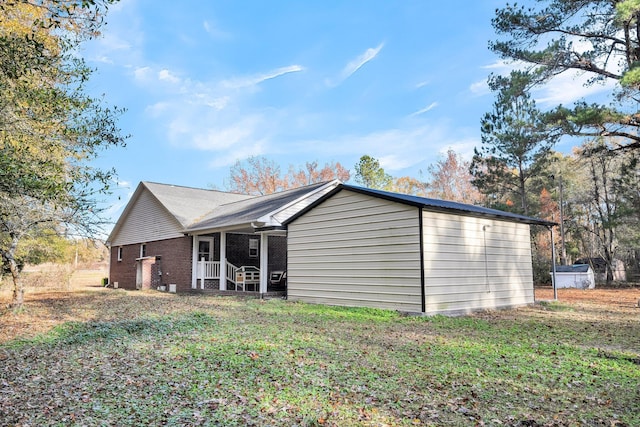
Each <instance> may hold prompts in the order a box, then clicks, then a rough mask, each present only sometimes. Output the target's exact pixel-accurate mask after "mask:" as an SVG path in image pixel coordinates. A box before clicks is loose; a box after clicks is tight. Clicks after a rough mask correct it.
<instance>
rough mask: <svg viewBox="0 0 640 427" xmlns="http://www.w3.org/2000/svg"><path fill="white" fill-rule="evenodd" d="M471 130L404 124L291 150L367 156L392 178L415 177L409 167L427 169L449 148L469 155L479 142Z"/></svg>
mask: <svg viewBox="0 0 640 427" xmlns="http://www.w3.org/2000/svg"><path fill="white" fill-rule="evenodd" d="M468 134H469V130H465V129H456V130H455V131H453V130H452V129H450V128H449V125H448V124H447V123H434V124H428V125H421V126H413V127H412V126H411V125H410V124H409V123H405V124H403V125H402V126H400V127H397V128H393V129H384V130H379V131H376V132H370V133H365V134H361V135H358V134H345V135H338V136H336V137H334V138H331V139H322V140H321V139H318V140H307V141H302V142H300V143H299V144H297V145H296V147H293V146H290V148H289V151H290V152H291V151H296V150H297V151H299V152H300V153H304V155H305V156H306V157H307V158H314V156H318V157H321V158H334V157H336V156H338V157H340V158H343V159H344V158H353V159H354V160H357V159H359V158H360V156H362V155H363V154H368V155H370V156H372V157H375V158H376V159H378V160H379V161H380V164H381V166H382V167H383V168H384V169H385V170H386V171H387V172H388V173H391V174H392V175H398V174H400V175H406V174H412V173H413V172H415V171H411V172H407V169H409V168H418V169H419V168H424V167H426V165H428V164H430V163H432V162H434V161H436V160H437V157H438V153H440V152H444V153H446V151H447V149H448V148H454V149H455V150H456V152H460V153H461V154H463V155H467V154H468V152H469V150H471V152H473V147H474V146H475V145H476V144H478V143H479V138H477V139H478V140H476V139H474V138H472V137H469V136H468Z"/></svg>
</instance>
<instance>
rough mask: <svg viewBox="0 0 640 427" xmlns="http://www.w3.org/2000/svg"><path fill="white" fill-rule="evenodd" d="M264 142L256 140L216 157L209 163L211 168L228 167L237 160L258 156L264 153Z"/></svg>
mask: <svg viewBox="0 0 640 427" xmlns="http://www.w3.org/2000/svg"><path fill="white" fill-rule="evenodd" d="M265 145H266V141H264V140H258V141H255V142H253V143H252V144H245V145H242V146H240V147H237V148H235V149H234V150H232V151H228V152H226V153H223V154H222V155H220V156H216V157H215V158H214V160H212V161H211V162H209V167H211V168H221V167H229V166H231V165H233V164H234V163H235V162H236V161H238V160H243V159H246V158H248V157H250V156H260V155H262V154H264V153H265Z"/></svg>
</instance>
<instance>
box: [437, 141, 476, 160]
mask: <svg viewBox="0 0 640 427" xmlns="http://www.w3.org/2000/svg"><path fill="white" fill-rule="evenodd" d="M479 145H480V141H479V140H478V139H476V138H467V139H461V140H459V141H455V142H452V143H450V144H448V145H443V146H442V147H441V148H440V150H439V151H438V153H439V154H440V155H442V156H444V157H446V155H447V151H449V150H453V152H454V153H456V154H458V155H459V156H460V157H462V159H463V160H467V161H471V159H472V158H473V149H474V148H475V147H477V146H479Z"/></svg>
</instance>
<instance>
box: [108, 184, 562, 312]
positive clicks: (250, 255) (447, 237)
mask: <svg viewBox="0 0 640 427" xmlns="http://www.w3.org/2000/svg"><path fill="white" fill-rule="evenodd" d="M192 196H193V197H198V198H199V199H198V202H197V203H196V201H195V200H194V201H193V202H190V197H192ZM196 204H200V205H199V207H198V208H196V206H195V205H196ZM185 205H188V206H190V207H186V206H185ZM196 211H197V212H196ZM533 224H538V225H543V226H547V227H550V226H552V225H553V224H552V223H549V222H547V221H543V220H539V219H535V218H530V217H526V216H522V215H516V214H512V213H508V212H502V211H498V210H494V209H487V208H483V207H478V206H472V205H466V204H461V203H455V202H448V201H442V200H434V199H427V198H422V197H415V196H409V195H403V194H398V193H391V192H385V191H379V190H371V189H365V188H360V187H355V186H350V185H345V184H342V183H340V182H338V181H332V182H327V183H318V184H313V185H310V186H306V187H302V188H298V189H294V190H289V191H284V192H282V193H276V194H272V195H267V196H260V197H247V196H240V195H230V194H228V193H221V192H216V191H212V190H195V189H185V188H183V187H173V186H167V185H162V184H153V183H141V184H140V186H139V187H138V189H137V190H136V193H134V195H133V197H132V199H131V201H130V202H129V204H128V205H127V207H126V208H125V210H124V212H123V214H122V216H121V218H120V220H119V221H118V223H117V224H116V226H115V227H114V230H113V232H112V233H111V236H110V237H109V245H110V247H111V267H110V283H112V284H113V285H114V286H115V285H116V282H117V283H118V286H119V287H125V288H128V289H134V288H156V287H157V286H158V287H159V286H167V285H173V287H175V288H176V290H177V291H187V290H194V289H199V290H207V289H211V290H216V291H220V292H225V291H226V292H229V291H245V292H246V291H250V292H256V293H259V294H260V295H263V294H266V293H267V292H271V291H279V290H282V289H281V288H277V287H275V285H274V284H273V283H270V282H269V280H268V278H269V276H270V275H271V274H272V273H274V272H281V271H286V277H287V289H286V295H287V297H288V298H289V299H291V300H295V301H304V302H310V303H321V304H331V305H346V306H365V307H378V308H386V309H393V310H399V311H403V312H414V313H425V314H436V313H449V314H453V313H461V312H468V311H472V310H478V309H489V308H498V307H510V306H517V305H524V304H530V303H533V302H534V295H533V273H532V263H531V240H530V226H531V225H533ZM156 285H157V286H156Z"/></svg>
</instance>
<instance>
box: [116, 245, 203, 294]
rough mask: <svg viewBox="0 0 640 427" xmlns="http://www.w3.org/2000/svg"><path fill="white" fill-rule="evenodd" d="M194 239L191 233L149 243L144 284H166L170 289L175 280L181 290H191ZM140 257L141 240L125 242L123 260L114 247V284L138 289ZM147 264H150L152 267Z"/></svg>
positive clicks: (124, 287) (145, 286)
mask: <svg viewBox="0 0 640 427" xmlns="http://www.w3.org/2000/svg"><path fill="white" fill-rule="evenodd" d="M191 241H192V240H191V237H189V236H185V237H179V238H176V239H167V240H159V241H157V242H148V243H146V260H144V264H143V265H145V268H144V270H145V271H144V272H143V279H144V281H143V288H151V287H152V286H153V287H155V286H156V285H158V286H160V285H164V286H166V287H167V289H168V288H169V284H172V283H173V284H176V289H177V290H178V292H181V291H188V290H190V289H191V250H192V244H191ZM156 257H160V259H157V258H156ZM139 258H140V244H134V245H124V246H122V261H118V247H117V246H114V247H112V248H111V264H110V266H109V283H110V284H111V285H113V284H114V283H115V282H118V287H120V288H123V289H136V268H137V264H138V261H137V260H138V259H139ZM146 264H149V267H148V268H146ZM159 273H162V274H159ZM153 276H158V277H153Z"/></svg>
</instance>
